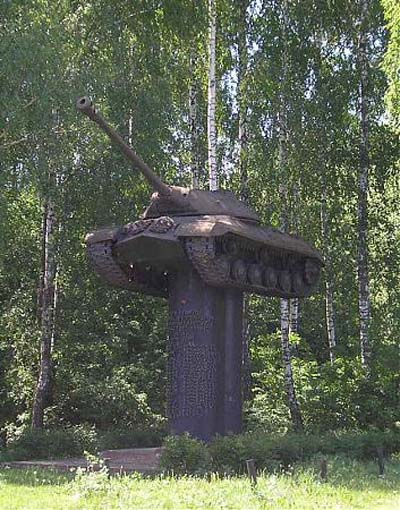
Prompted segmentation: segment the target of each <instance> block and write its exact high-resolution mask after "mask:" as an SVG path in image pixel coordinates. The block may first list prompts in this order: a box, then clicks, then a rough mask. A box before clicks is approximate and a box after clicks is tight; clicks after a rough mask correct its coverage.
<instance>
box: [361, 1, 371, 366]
mask: <svg viewBox="0 0 400 510" xmlns="http://www.w3.org/2000/svg"><path fill="white" fill-rule="evenodd" d="M360 7H361V17H360V38H359V46H358V64H359V71H360V152H359V155H360V166H359V188H358V303H359V304H358V310H359V321H360V347H361V362H362V365H363V367H364V368H365V369H368V368H369V365H370V360H371V345H370V340H369V322H370V298H369V278H368V170H369V154H368V90H367V88H368V59H367V22H368V0H361V3H360Z"/></svg>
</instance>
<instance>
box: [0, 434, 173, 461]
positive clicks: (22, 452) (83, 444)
mask: <svg viewBox="0 0 400 510" xmlns="http://www.w3.org/2000/svg"><path fill="white" fill-rule="evenodd" d="M164 436H165V432H164V431H163V430H162V429H147V430H146V429H144V430H143V429H136V428H116V429H112V430H109V431H102V432H100V431H97V430H96V428H95V427H94V426H90V425H74V426H68V427H64V428H52V429H42V430H32V429H25V430H23V431H21V432H19V433H18V434H10V435H9V436H8V437H7V446H6V447H3V448H2V449H0V460H3V461H11V460H30V459H38V460H39V459H55V458H63V457H78V456H82V455H84V453H85V452H89V453H92V454H96V453H97V452H99V451H102V450H108V449H118V448H136V447H139V448H140V447H142V448H143V447H149V446H159V445H161V443H162V438H163V437H164Z"/></svg>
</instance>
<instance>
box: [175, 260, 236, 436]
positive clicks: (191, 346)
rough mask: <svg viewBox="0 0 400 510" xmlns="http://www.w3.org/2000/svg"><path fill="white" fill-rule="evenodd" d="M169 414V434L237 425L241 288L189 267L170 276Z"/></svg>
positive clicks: (226, 430)
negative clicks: (213, 281) (208, 279)
mask: <svg viewBox="0 0 400 510" xmlns="http://www.w3.org/2000/svg"><path fill="white" fill-rule="evenodd" d="M169 307H170V312H169V313H170V314H169V362H168V372H169V390H168V417H169V420H170V430H171V433H172V434H182V433H184V432H188V433H189V434H190V435H191V436H193V437H195V438H198V439H201V440H203V441H209V440H211V439H212V437H213V436H215V435H216V434H221V435H226V434H230V433H233V434H237V433H239V432H240V431H241V428H242V396H241V358H242V314H243V293H242V292H241V291H240V290H236V289H223V288H216V287H210V286H208V285H206V284H205V283H204V282H203V281H202V280H201V279H200V277H199V276H198V275H197V273H196V272H195V271H194V270H193V269H189V270H188V269H187V268H185V269H184V270H182V271H181V272H177V273H176V274H175V275H174V277H173V278H171V279H170V288H169Z"/></svg>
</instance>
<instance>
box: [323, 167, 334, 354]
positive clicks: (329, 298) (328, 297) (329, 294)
mask: <svg viewBox="0 0 400 510" xmlns="http://www.w3.org/2000/svg"><path fill="white" fill-rule="evenodd" d="M321 164H322V178H321V181H322V182H321V188H322V190H321V226H322V242H323V246H324V257H325V320H326V333H327V338H328V347H329V359H330V361H331V363H333V362H334V360H335V357H336V324H335V313H334V303H333V282H332V261H331V248H330V240H329V216H328V205H327V184H326V168H325V163H324V162H321Z"/></svg>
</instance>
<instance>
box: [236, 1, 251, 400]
mask: <svg viewBox="0 0 400 510" xmlns="http://www.w3.org/2000/svg"><path fill="white" fill-rule="evenodd" d="M247 6H248V0H241V1H240V3H239V6H238V7H239V23H238V34H237V45H238V48H237V49H238V52H237V55H238V62H237V64H238V84H237V105H238V121H239V126H238V138H237V142H238V167H239V176H240V192H239V196H240V198H241V200H243V201H245V202H248V200H249V184H248V173H247V151H248V136H247V113H248V108H247V97H246V74H247V66H248V53H247V44H246V34H247ZM248 305H249V296H248V295H247V294H245V296H244V299H243V335H242V337H243V344H242V388H243V397H244V398H249V397H250V389H251V367H250V352H249V351H250V345H249V343H250V331H249V320H248V311H249V306H248Z"/></svg>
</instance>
